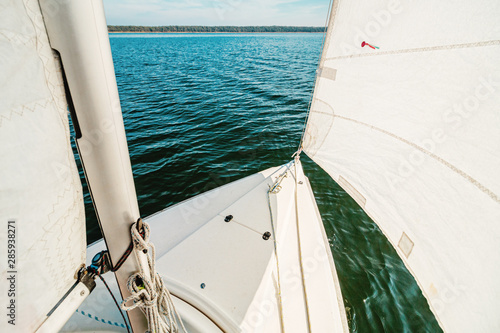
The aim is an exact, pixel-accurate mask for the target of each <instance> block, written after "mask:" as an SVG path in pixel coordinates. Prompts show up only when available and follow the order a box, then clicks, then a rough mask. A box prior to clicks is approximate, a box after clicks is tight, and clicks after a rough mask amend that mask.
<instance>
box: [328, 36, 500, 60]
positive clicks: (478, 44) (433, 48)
mask: <svg viewBox="0 0 500 333" xmlns="http://www.w3.org/2000/svg"><path fill="white" fill-rule="evenodd" d="M499 44H500V40H490V41H484V42H476V43H464V44H453V45H442V46H431V47H421V48H414V49H404V50H395V51H385V52H370V53H360V54H351V55H345V56H337V57H331V58H326V59H325V61H327V60H338V59H350V58H362V57H374V56H382V55H390V54H404V53H418V52H430V51H440V50H451V49H464V48H472V47H481V46H492V45H499Z"/></svg>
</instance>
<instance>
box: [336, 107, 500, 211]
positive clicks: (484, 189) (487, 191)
mask: <svg viewBox="0 0 500 333" xmlns="http://www.w3.org/2000/svg"><path fill="white" fill-rule="evenodd" d="M334 117H337V118H340V119H344V120H347V121H351V122H353V123H356V124H359V125H363V126H366V127H369V128H371V129H374V130H376V131H378V132H381V133H384V134H386V135H389V136H391V137H393V138H395V139H397V140H399V141H401V142H404V143H406V144H408V145H410V146H412V147H413V148H415V149H418V150H419V151H421V152H422V153H424V154H426V155H428V156H430V157H432V158H433V159H435V160H436V161H438V162H440V163H441V164H443V165H444V166H446V167H448V168H449V169H451V170H452V171H454V172H455V173H457V174H459V175H460V176H462V177H463V178H464V179H466V180H467V181H469V182H470V183H471V184H472V185H474V186H475V187H477V188H478V189H479V190H480V191H481V192H483V193H485V194H486V195H488V196H489V197H490V198H491V199H493V200H494V201H496V202H497V203H500V198H499V197H498V196H497V195H496V194H495V193H493V191H491V190H490V189H488V188H487V187H486V186H484V185H483V184H481V183H480V182H478V181H477V180H476V179H474V178H472V177H471V176H470V175H468V174H467V173H465V172H464V171H463V170H461V169H459V168H457V167H456V166H454V165H453V164H451V163H450V162H448V161H446V160H444V159H443V158H441V157H439V156H438V155H436V154H434V153H432V152H430V151H428V150H426V149H424V148H422V147H420V146H419V145H417V144H415V143H413V142H411V141H409V140H406V139H404V138H402V137H400V136H398V135H396V134H394V133H391V132H389V131H387V130H384V129H382V128H379V127H376V126H373V125H370V124H367V123H364V122H362V121H359V120H356V119H352V118H348V117H344V116H339V115H334Z"/></svg>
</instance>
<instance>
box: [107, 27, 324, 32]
mask: <svg viewBox="0 0 500 333" xmlns="http://www.w3.org/2000/svg"><path fill="white" fill-rule="evenodd" d="M324 31H325V28H324V27H294V26H277V25H273V26H187V25H186V26H184V25H170V26H154V27H153V26H134V25H108V32H109V33H171V34H173V33H184V34H185V33H211V34H213V33H233V34H234V33H324Z"/></svg>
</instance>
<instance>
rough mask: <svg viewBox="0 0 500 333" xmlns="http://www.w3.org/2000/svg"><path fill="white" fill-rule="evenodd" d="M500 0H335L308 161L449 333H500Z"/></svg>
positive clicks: (311, 123)
mask: <svg viewBox="0 0 500 333" xmlns="http://www.w3.org/2000/svg"><path fill="white" fill-rule="evenodd" d="M499 17H500V3H499V2H497V1H489V0H478V1H444V2H443V1H441V2H436V1H430V0H424V1H404V2H399V1H389V2H387V1H381V0H376V1H375V0H370V1H334V5H333V7H332V12H331V17H330V23H329V27H328V32H327V36H326V40H325V47H324V50H323V54H322V58H321V62H320V67H319V70H318V76H317V80H316V87H315V91H314V97H313V101H312V104H311V110H310V115H309V119H308V124H307V128H306V131H305V135H304V143H303V146H304V150H305V152H306V153H307V154H308V155H309V156H310V157H311V158H312V159H313V160H314V161H315V162H316V163H318V164H319V165H320V166H321V167H322V168H323V169H325V170H326V171H327V172H328V173H329V174H330V176H331V177H332V178H333V179H334V180H336V182H337V183H338V184H339V185H341V186H342V187H343V188H344V189H345V190H346V191H347V192H348V193H349V194H350V195H351V196H352V197H353V198H354V199H355V200H356V201H357V202H358V204H359V205H360V206H361V207H362V208H363V209H364V210H365V211H366V212H367V213H368V215H369V216H370V217H371V218H372V219H373V220H374V221H375V222H376V223H377V224H378V225H379V226H380V228H381V229H382V231H383V232H384V234H385V235H386V236H387V238H388V239H389V241H390V242H391V243H392V245H393V246H394V247H395V249H396V250H397V252H398V254H399V255H400V256H401V258H402V259H403V261H404V263H405V264H406V266H407V267H408V269H409V270H410V272H411V273H412V274H413V275H414V276H415V279H416V281H417V283H418V284H419V286H420V287H421V289H422V292H423V294H424V295H425V297H426V298H427V300H428V302H429V305H430V308H431V309H432V311H433V312H434V314H435V315H436V318H437V320H438V322H439V323H440V325H441V327H442V328H443V329H444V330H445V331H450V332H498V331H499V330H500V315H499V310H498V309H499V306H500V284H499V283H498V277H499V276H500V265H499V264H498V263H499V262H500V173H499V172H498V170H500V112H499V107H500V62H499V59H500V25H499V24H498V18H499Z"/></svg>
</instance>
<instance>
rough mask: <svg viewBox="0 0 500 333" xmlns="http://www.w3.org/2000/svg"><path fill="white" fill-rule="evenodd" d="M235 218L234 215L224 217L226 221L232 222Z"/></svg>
mask: <svg viewBox="0 0 500 333" xmlns="http://www.w3.org/2000/svg"><path fill="white" fill-rule="evenodd" d="M232 219H233V215H228V216H226V217H225V218H224V222H230V221H231V220H232Z"/></svg>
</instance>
